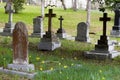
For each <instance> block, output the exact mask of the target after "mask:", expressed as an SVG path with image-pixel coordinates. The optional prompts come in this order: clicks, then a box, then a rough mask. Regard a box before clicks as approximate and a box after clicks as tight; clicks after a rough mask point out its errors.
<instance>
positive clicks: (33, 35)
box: [31, 33, 45, 38]
mask: <svg viewBox="0 0 120 80" xmlns="http://www.w3.org/2000/svg"><path fill="white" fill-rule="evenodd" d="M44 34H45V33H32V34H31V37H39V38H42V37H43V35H44Z"/></svg>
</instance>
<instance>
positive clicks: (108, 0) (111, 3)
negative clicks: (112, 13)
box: [105, 0, 120, 10]
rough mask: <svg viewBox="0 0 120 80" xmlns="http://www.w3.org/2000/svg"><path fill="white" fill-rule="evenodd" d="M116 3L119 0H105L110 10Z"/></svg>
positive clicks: (119, 0) (119, 1)
mask: <svg viewBox="0 0 120 80" xmlns="http://www.w3.org/2000/svg"><path fill="white" fill-rule="evenodd" d="M117 3H120V0H105V4H106V6H107V7H108V8H110V9H112V10H113V9H114V8H115V7H116V4H117ZM119 8H120V7H119Z"/></svg>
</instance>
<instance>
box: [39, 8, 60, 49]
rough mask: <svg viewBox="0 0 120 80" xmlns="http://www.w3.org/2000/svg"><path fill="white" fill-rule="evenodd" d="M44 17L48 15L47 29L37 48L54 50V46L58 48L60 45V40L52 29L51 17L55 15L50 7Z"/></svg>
mask: <svg viewBox="0 0 120 80" xmlns="http://www.w3.org/2000/svg"><path fill="white" fill-rule="evenodd" d="M45 16H46V17H48V31H46V34H45V35H43V38H41V41H40V43H39V45H38V49H39V50H54V49H56V48H59V47H60V46H61V42H60V41H59V38H58V37H57V36H56V35H55V33H54V32H53V31H52V29H51V28H52V17H55V16H56V14H53V11H52V9H49V13H48V14H45Z"/></svg>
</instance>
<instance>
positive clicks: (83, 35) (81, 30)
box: [75, 22, 90, 42]
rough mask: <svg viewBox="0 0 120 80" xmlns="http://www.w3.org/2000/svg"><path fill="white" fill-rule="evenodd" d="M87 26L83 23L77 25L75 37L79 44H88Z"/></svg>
mask: <svg viewBox="0 0 120 80" xmlns="http://www.w3.org/2000/svg"><path fill="white" fill-rule="evenodd" d="M88 28H89V27H88V25H87V24H86V23H85V22H81V23H79V24H78V25H77V36H76V38H75V40H76V41H81V42H90V38H89V29H88Z"/></svg>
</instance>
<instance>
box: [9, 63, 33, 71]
mask: <svg viewBox="0 0 120 80" xmlns="http://www.w3.org/2000/svg"><path fill="white" fill-rule="evenodd" d="M8 69H12V70H17V71H25V72H30V71H34V70H35V67H34V65H33V64H8Z"/></svg>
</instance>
